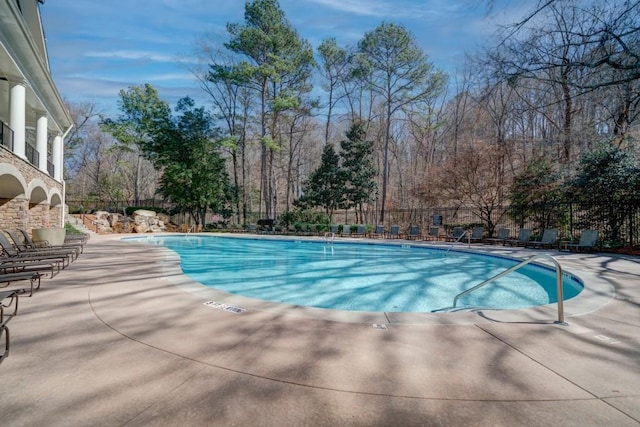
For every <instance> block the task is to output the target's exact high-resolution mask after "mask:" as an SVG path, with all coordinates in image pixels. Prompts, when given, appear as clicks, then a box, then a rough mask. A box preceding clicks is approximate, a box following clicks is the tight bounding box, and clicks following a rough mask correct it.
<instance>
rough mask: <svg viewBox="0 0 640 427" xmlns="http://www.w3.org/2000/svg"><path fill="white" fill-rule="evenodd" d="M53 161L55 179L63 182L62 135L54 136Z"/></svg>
mask: <svg viewBox="0 0 640 427" xmlns="http://www.w3.org/2000/svg"><path fill="white" fill-rule="evenodd" d="M51 157H53V158H52V159H51V161H52V162H53V168H54V169H55V170H54V173H53V179H55V180H56V181H59V182H62V136H61V135H57V136H56V137H55V138H53V148H52V150H51Z"/></svg>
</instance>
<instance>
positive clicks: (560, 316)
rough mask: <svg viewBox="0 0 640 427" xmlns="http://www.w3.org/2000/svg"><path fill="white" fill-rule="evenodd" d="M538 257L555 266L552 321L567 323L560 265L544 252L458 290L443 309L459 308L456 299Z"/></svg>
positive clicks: (455, 309) (457, 309)
mask: <svg viewBox="0 0 640 427" xmlns="http://www.w3.org/2000/svg"><path fill="white" fill-rule="evenodd" d="M538 258H545V259H547V260H550V261H551V262H552V263H553V264H554V266H555V270H556V288H557V297H558V298H557V299H558V301H557V303H558V320H557V321H555V322H554V323H556V324H560V325H565V326H566V325H567V324H566V323H565V321H564V288H563V287H562V266H561V265H560V263H558V261H557V260H556V259H555V258H554V257H552V256H551V255H546V254H536V255H533V256H531V257H529V258H527V259H525V260H524V261H522V262H520V263H519V264H516V265H514V266H513V267H511V268H508V269H507V270H505V271H503V272H501V273H498V274H496V275H495V276H493V277H490V278H488V279H487V280H485V281H484V282H481V283H479V284H477V285H475V286H473V287H471V288H469V289H467V290H465V291H462V292H460V293H459V294H458V295H456V296H455V297H454V298H453V306H452V307H450V308H448V309H445V311H459V310H460V309H461V308H459V307H458V300H459V299H460V298H461V297H463V296H465V295H467V294H470V293H471V292H473V291H476V290H478V289H480V288H482V287H484V286H486V285H488V284H489V283H491V282H494V281H496V280H498V279H499V278H501V277H503V276H506V275H507V274H509V273H513V272H514V271H516V270H519V269H520V268H522V267H524V266H525V265H527V264H529V263H531V262H533V261H535V260H536V259H538ZM434 311H442V310H434Z"/></svg>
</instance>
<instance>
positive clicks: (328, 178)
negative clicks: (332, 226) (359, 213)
mask: <svg viewBox="0 0 640 427" xmlns="http://www.w3.org/2000/svg"><path fill="white" fill-rule="evenodd" d="M303 191H304V194H303V195H302V197H300V198H299V199H298V200H297V201H296V202H295V205H296V206H298V207H301V208H303V209H307V208H313V207H316V206H320V207H322V208H323V209H324V211H325V213H326V214H327V215H329V218H332V217H333V213H334V212H335V211H336V210H337V209H340V208H343V207H344V194H345V187H344V179H343V173H342V171H341V169H340V157H339V156H338V154H337V153H336V151H335V149H334V148H333V144H327V145H325V146H324V149H323V151H322V161H321V163H320V166H318V168H317V169H316V170H314V171H313V172H312V173H311V175H310V176H309V179H308V181H307V182H306V183H305V185H304V187H303Z"/></svg>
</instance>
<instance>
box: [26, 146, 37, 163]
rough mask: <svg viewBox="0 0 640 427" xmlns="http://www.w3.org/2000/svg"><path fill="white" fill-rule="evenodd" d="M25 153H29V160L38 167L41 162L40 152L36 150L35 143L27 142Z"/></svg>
mask: <svg viewBox="0 0 640 427" xmlns="http://www.w3.org/2000/svg"><path fill="white" fill-rule="evenodd" d="M25 145H26V146H25V154H26V155H27V160H29V162H30V163H31V164H32V165H34V166H35V167H38V165H39V164H40V163H39V162H40V153H38V150H36V147H34V146H33V145H31V144H29V143H27V144H25Z"/></svg>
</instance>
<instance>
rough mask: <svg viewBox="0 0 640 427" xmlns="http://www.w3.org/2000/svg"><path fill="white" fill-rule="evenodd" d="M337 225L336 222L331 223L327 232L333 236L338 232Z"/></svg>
mask: <svg viewBox="0 0 640 427" xmlns="http://www.w3.org/2000/svg"><path fill="white" fill-rule="evenodd" d="M338 229H339V227H338V225H337V224H331V228H329V232H330V233H333V235H334V236H335V235H336V234H338Z"/></svg>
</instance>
